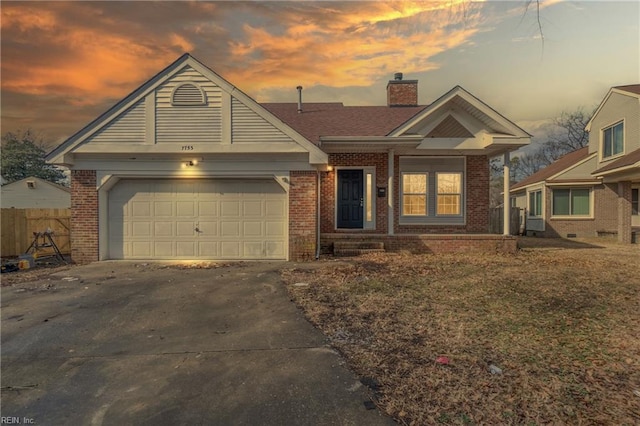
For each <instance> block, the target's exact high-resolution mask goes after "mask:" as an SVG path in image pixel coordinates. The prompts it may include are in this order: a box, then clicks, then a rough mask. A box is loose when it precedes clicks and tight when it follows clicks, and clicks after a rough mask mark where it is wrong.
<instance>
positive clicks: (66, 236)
mask: <svg viewBox="0 0 640 426" xmlns="http://www.w3.org/2000/svg"><path fill="white" fill-rule="evenodd" d="M0 214H1V218H2V229H0V232H2V234H0V237H1V239H2V247H1V250H2V251H1V252H0V254H1V255H2V257H12V256H18V255H20V254H23V253H24V252H25V250H27V248H29V245H31V243H32V242H33V233H34V232H45V231H47V230H48V229H49V230H51V231H53V239H54V241H55V243H56V245H57V246H58V248H59V249H60V251H61V252H62V253H64V254H69V253H71V241H70V233H69V228H70V225H71V209H2V210H1V211H0Z"/></svg>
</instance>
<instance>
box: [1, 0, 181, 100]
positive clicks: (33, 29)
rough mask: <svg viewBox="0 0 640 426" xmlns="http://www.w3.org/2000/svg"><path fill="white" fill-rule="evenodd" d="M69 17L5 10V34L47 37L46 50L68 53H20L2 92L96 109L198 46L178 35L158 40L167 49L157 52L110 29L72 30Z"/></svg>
mask: <svg viewBox="0 0 640 426" xmlns="http://www.w3.org/2000/svg"><path fill="white" fill-rule="evenodd" d="M71 6H73V5H71ZM63 13H64V8H62V7H61V8H53V9H50V10H42V9H39V8H37V7H15V8H13V7H5V6H3V10H2V29H3V33H4V32H5V31H15V32H17V33H19V34H20V35H22V36H24V37H25V38H27V37H28V38H30V39H31V40H37V39H39V38H41V39H42V42H43V44H45V46H48V47H49V48H50V49H52V50H60V51H61V53H62V54H61V55H60V56H59V57H55V56H53V57H50V58H49V60H47V61H44V60H40V61H31V59H30V58H28V57H26V58H25V57H24V56H17V55H16V57H14V58H13V60H10V61H7V60H3V61H2V75H3V79H2V89H6V90H11V91H14V92H19V93H24V94H31V95H65V96H67V97H68V98H70V100H71V102H72V103H73V104H75V105H93V104H96V103H101V102H104V99H105V98H118V97H121V96H123V94H126V92H127V91H129V90H132V89H133V88H135V87H136V86H137V85H138V84H140V83H141V82H142V81H144V80H145V79H147V78H149V77H151V76H152V75H154V74H155V73H156V72H157V71H158V70H159V69H161V68H163V67H165V66H166V65H167V64H168V63H170V62H172V61H173V60H175V58H176V57H177V56H179V55H180V54H181V53H182V52H183V51H185V50H191V49H192V48H193V45H192V44H191V43H189V42H188V41H187V39H186V38H184V37H182V36H180V35H178V34H174V33H171V34H168V35H167V36H165V37H166V39H165V40H161V41H158V45H159V46H163V45H164V46H166V47H164V48H157V45H154V44H153V43H151V42H149V41H148V40H145V39H136V38H133V37H131V36H130V35H121V34H118V33H114V32H110V31H107V30H106V28H93V27H90V26H89V27H83V26H77V27H73V26H69V25H67V24H66V23H65V22H63V21H62V20H61V18H60V16H61V15H62V14H63ZM5 52H6V49H5ZM44 53H45V54H46V52H44ZM35 54H37V53H35ZM123 88H124V89H123Z"/></svg>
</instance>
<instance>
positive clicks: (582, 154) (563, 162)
mask: <svg viewBox="0 0 640 426" xmlns="http://www.w3.org/2000/svg"><path fill="white" fill-rule="evenodd" d="M591 155H594V154H591ZM589 156H590V155H589V147H588V146H585V147H584V148H580V149H577V150H575V151H572V152H570V153H568V154H565V155H564V156H562V157H560V158H558V159H557V160H556V161H554V162H553V163H551V164H549V165H548V166H547V167H545V168H544V169H542V170H538V171H537V172H536V173H534V174H532V175H531V176H529V177H527V178H525V179H523V180H521V181H520V182H518V183H516V184H515V185H513V186H512V187H511V192H513V191H514V190H518V189H522V188H524V187H526V186H529V185H533V184H535V183H538V182H544V181H546V180H547V179H549V178H551V177H553V176H555V175H557V174H558V173H560V172H562V171H564V170H566V169H568V168H570V167H572V166H574V165H576V164H578V163H579V162H580V161H582V160H585V159H586V158H588V157H589Z"/></svg>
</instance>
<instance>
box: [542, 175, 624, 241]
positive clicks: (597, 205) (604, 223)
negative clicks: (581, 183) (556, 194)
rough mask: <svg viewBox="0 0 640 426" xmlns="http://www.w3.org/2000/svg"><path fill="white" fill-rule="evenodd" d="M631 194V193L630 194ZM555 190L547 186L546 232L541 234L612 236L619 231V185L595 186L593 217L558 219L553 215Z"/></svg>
mask: <svg viewBox="0 0 640 426" xmlns="http://www.w3.org/2000/svg"><path fill="white" fill-rule="evenodd" d="M629 196H630V195H629ZM552 198H553V191H552V188H549V187H547V188H546V191H545V217H546V218H547V220H546V223H545V230H544V232H536V234H537V235H539V236H544V237H549V238H567V235H569V234H575V236H576V237H578V238H589V237H597V236H611V235H615V234H617V233H618V208H617V202H618V195H617V185H616V184H615V183H614V184H602V185H596V186H595V187H594V188H593V201H594V202H593V204H594V214H593V218H589V219H558V218H554V217H553V216H552V214H553V206H552Z"/></svg>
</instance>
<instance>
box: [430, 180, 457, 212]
mask: <svg viewBox="0 0 640 426" xmlns="http://www.w3.org/2000/svg"><path fill="white" fill-rule="evenodd" d="M436 180H437V188H438V197H437V198H436V214H437V215H438V216H458V215H460V214H461V212H462V208H461V205H462V173H436Z"/></svg>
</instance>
